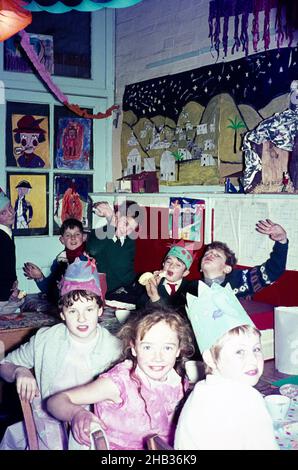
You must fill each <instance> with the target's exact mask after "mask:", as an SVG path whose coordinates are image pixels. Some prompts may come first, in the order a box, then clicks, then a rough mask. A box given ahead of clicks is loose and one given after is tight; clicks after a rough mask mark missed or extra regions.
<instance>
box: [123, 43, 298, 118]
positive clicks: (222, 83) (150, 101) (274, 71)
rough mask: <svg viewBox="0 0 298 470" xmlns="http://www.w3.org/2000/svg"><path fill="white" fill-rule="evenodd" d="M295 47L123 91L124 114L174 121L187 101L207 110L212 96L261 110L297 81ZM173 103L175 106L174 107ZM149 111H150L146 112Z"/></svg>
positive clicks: (148, 82)
mask: <svg viewBox="0 0 298 470" xmlns="http://www.w3.org/2000/svg"><path fill="white" fill-rule="evenodd" d="M297 63H298V47H295V48H285V49H281V50H280V51H279V52H277V51H276V50H273V51H266V52H263V53H258V54H254V55H252V56H248V57H245V58H244V59H239V60H235V61H233V62H226V63H220V64H214V65H213V66H212V71H211V69H210V65H208V66H206V67H201V68H199V69H196V70H193V71H192V73H191V74H190V73H189V72H183V73H179V74H176V75H171V76H167V77H162V78H159V79H158V81H156V80H155V79H154V80H147V81H145V82H141V83H135V84H132V85H129V86H127V87H126V88H125V93H124V98H123V110H124V111H129V110H131V111H133V112H134V114H135V115H136V116H137V117H138V118H139V117H141V116H145V115H146V116H147V117H154V116H156V115H158V114H162V115H164V113H165V110H166V112H167V117H169V118H171V119H173V120H174V121H177V119H178V117H179V115H180V113H181V111H182V108H183V107H184V106H185V105H186V104H187V103H188V102H189V101H196V102H197V103H200V104H201V105H202V106H206V105H207V104H208V102H209V101H210V99H211V98H212V97H213V96H216V95H217V94H219V93H225V92H226V93H229V94H230V95H231V96H232V97H233V98H234V99H235V102H237V103H242V104H248V105H250V106H252V107H255V108H256V109H260V108H262V107H264V106H266V105H267V104H268V102H269V101H270V100H271V99H272V96H277V95H278V94H284V93H287V92H288V90H289V85H290V83H291V81H292V80H295V79H297V78H298V66H297ZM173 103H174V104H175V105H174V106H173ZM149 109H150V110H149Z"/></svg>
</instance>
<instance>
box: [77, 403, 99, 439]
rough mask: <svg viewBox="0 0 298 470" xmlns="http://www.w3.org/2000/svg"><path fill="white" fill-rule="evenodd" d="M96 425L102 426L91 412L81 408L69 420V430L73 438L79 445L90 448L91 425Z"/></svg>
mask: <svg viewBox="0 0 298 470" xmlns="http://www.w3.org/2000/svg"><path fill="white" fill-rule="evenodd" d="M93 422H94V423H98V424H99V425H100V426H102V423H101V422H100V420H99V419H98V418H97V416H95V415H94V414H93V413H91V411H88V410H85V409H84V408H81V409H80V410H79V411H78V412H77V413H76V414H75V415H74V416H73V418H72V420H71V429H72V433H73V436H74V438H75V440H76V441H78V443H79V444H84V445H86V446H88V447H90V445H91V442H90V432H91V428H92V427H91V423H93Z"/></svg>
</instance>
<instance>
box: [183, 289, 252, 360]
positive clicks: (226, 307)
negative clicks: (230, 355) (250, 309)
mask: <svg viewBox="0 0 298 470" xmlns="http://www.w3.org/2000/svg"><path fill="white" fill-rule="evenodd" d="M186 298H187V307H186V311H187V315H188V318H189V319H190V322H191V325H192V328H193V331H194V334H195V337H196V340H197V343H198V346H199V348H200V351H201V353H202V352H203V351H205V350H206V349H210V348H211V347H212V346H213V345H214V344H215V343H216V342H217V341H218V340H219V339H220V338H221V337H222V336H223V335H224V334H225V333H227V332H228V331H229V330H232V329H233V328H236V327H237V326H241V325H251V326H255V325H254V323H253V322H252V320H251V319H250V317H249V316H248V314H247V313H246V311H245V310H244V308H243V307H242V305H241V304H240V302H239V300H238V299H237V297H236V296H235V294H234V293H233V291H232V289H231V286H230V284H227V285H226V286H225V287H221V286H220V285H219V284H216V283H213V284H212V285H211V287H208V286H207V285H206V284H205V283H203V282H202V281H199V296H198V297H196V296H194V295H191V294H187V296H186Z"/></svg>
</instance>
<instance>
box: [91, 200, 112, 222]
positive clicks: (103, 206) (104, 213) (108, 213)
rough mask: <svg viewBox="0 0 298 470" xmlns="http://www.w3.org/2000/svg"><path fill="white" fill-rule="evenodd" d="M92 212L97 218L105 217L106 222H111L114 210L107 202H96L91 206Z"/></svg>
mask: <svg viewBox="0 0 298 470" xmlns="http://www.w3.org/2000/svg"><path fill="white" fill-rule="evenodd" d="M93 212H94V214H96V215H97V216H98V217H105V218H106V219H107V220H108V221H111V220H112V219H113V217H114V210H113V209H112V207H111V206H110V204H109V203H107V202H96V203H95V204H93Z"/></svg>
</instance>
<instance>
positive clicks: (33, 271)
mask: <svg viewBox="0 0 298 470" xmlns="http://www.w3.org/2000/svg"><path fill="white" fill-rule="evenodd" d="M23 271H24V275H25V276H26V278H27V279H35V280H41V279H43V273H42V271H41V269H39V267H38V266H36V264H33V263H25V264H24V266H23Z"/></svg>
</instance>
